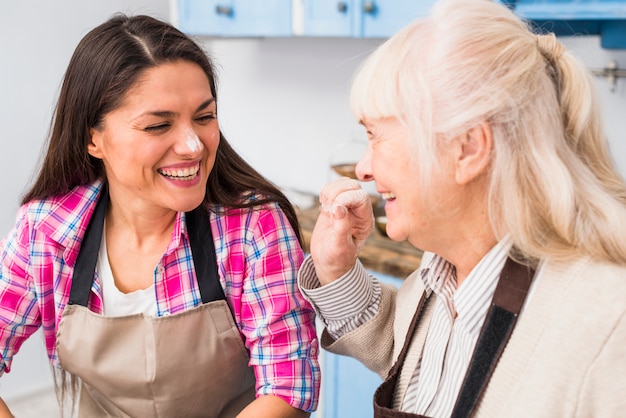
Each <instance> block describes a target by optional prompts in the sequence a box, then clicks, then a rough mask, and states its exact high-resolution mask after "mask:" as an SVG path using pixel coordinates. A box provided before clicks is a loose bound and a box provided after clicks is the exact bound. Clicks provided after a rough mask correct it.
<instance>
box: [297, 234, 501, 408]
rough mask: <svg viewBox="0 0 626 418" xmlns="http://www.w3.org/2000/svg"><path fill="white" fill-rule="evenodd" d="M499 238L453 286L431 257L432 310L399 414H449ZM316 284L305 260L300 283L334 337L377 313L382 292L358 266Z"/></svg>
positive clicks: (496, 262)
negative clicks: (458, 284)
mask: <svg viewBox="0 0 626 418" xmlns="http://www.w3.org/2000/svg"><path fill="white" fill-rule="evenodd" d="M510 247H511V245H510V241H509V240H508V239H505V240H502V241H500V242H499V243H498V244H497V245H496V246H495V247H494V248H492V249H491V250H490V251H489V252H488V253H487V254H486V255H485V256H484V257H483V259H482V260H481V261H480V262H479V263H478V264H477V265H476V266H475V267H474V268H473V269H472V271H471V272H470V274H469V275H468V276H467V278H466V279H465V280H464V281H463V283H462V284H461V285H460V286H459V287H458V288H457V286H456V271H455V269H454V266H453V265H452V264H450V263H448V262H447V261H446V260H444V259H443V258H441V257H439V256H437V255H434V256H433V257H432V258H431V259H430V260H429V262H428V263H427V264H426V265H424V266H422V268H421V270H420V274H421V277H422V280H423V281H424V285H425V287H426V292H427V293H428V294H430V293H435V295H436V296H437V300H436V302H435V311H434V313H433V318H432V319H431V322H430V326H429V328H428V335H427V337H426V342H425V347H424V350H423V353H422V356H421V359H420V362H419V363H418V365H417V367H416V369H415V371H414V373H413V376H412V378H411V381H410V383H409V387H408V390H407V393H406V396H405V398H404V400H403V401H402V405H401V407H400V409H401V410H402V411H404V412H409V413H417V414H422V415H428V416H431V417H435V418H440V417H449V416H450V414H451V413H452V409H453V407H454V404H455V402H456V398H457V396H458V393H459V390H460V388H461V384H462V382H463V378H464V376H465V372H466V370H467V368H468V366H469V362H470V360H471V356H472V353H473V351H474V346H475V345H476V342H477V340H478V335H479V334H480V329H481V327H482V324H483V322H484V320H485V318H486V316H487V310H488V309H489V305H490V301H491V299H492V298H493V295H494V293H495V289H496V285H497V283H498V277H499V275H500V271H501V270H502V268H503V267H504V263H505V261H506V258H507V254H508V251H509V250H510ZM357 264H359V266H358V267H356V268H354V269H352V270H351V271H350V272H348V273H347V274H346V275H345V276H343V277H341V278H340V279H338V280H336V281H334V282H332V283H330V284H328V285H326V286H321V287H320V285H319V282H318V281H317V277H316V276H315V268H314V266H313V263H312V260H311V259H310V258H309V259H307V260H306V261H305V263H304V264H303V266H302V268H301V271H300V280H301V282H300V286H301V288H302V290H303V291H304V292H305V294H306V295H307V296H308V297H309V298H310V299H311V300H312V301H313V302H314V304H315V307H316V309H317V311H318V314H319V316H320V318H321V319H322V321H323V322H324V324H325V325H326V329H327V331H328V333H329V334H330V335H331V336H332V337H333V338H335V339H338V338H340V337H341V336H343V335H345V334H347V333H349V332H350V331H353V330H355V329H356V328H357V327H358V326H360V325H362V324H364V323H365V322H367V321H368V320H370V319H372V318H373V317H374V316H375V315H376V313H377V312H378V307H379V303H380V297H381V290H380V284H379V283H378V282H377V281H376V280H372V279H371V278H368V277H367V275H366V274H363V273H364V270H363V268H362V267H361V266H360V263H358V262H357Z"/></svg>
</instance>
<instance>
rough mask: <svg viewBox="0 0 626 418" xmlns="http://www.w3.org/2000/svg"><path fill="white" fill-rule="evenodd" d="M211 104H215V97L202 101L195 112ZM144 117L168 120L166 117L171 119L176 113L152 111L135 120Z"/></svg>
mask: <svg viewBox="0 0 626 418" xmlns="http://www.w3.org/2000/svg"><path fill="white" fill-rule="evenodd" d="M213 102H215V97H211V98H210V99H208V100H206V101H204V102H203V103H202V104H201V105H200V106H198V108H197V109H196V112H199V111H201V110H204V109H206V108H207V107H209V106H210V105H211V103H213ZM146 115H152V116H158V117H162V118H168V117H169V118H171V117H174V116H177V115H178V113H176V112H172V111H169V110H154V111H151V112H145V113H142V114H141V115H139V116H138V117H137V118H135V119H138V118H140V117H142V116H146Z"/></svg>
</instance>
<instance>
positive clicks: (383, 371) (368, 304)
mask: <svg viewBox="0 0 626 418" xmlns="http://www.w3.org/2000/svg"><path fill="white" fill-rule="evenodd" d="M299 283H300V287H301V289H302V291H303V292H304V293H305V294H306V296H307V297H308V298H310V299H311V301H312V303H313V304H314V306H315V308H316V310H317V311H318V312H319V315H320V317H322V320H323V321H324V322H325V323H326V325H327V326H326V329H324V332H323V334H322V340H321V342H322V347H323V348H325V349H327V350H328V351H330V352H332V353H335V354H341V355H345V356H350V357H354V358H355V359H357V360H358V361H360V362H361V363H363V365H365V367H367V368H368V369H370V370H372V371H374V372H376V373H378V374H379V375H380V376H381V377H385V376H386V375H387V372H388V371H389V369H390V368H391V366H392V362H393V348H394V316H395V311H396V294H397V289H396V288H395V287H394V286H391V285H385V284H381V283H380V282H378V281H377V280H376V279H374V278H372V277H370V276H369V274H367V271H366V270H365V268H364V267H363V266H362V265H361V263H360V262H357V264H356V265H355V267H354V268H353V269H352V270H351V271H349V272H348V273H346V275H345V276H343V277H341V278H339V279H338V280H336V281H335V282H333V283H330V284H327V285H325V286H321V287H320V286H319V281H318V280H317V277H316V276H315V269H314V268H313V263H312V260H310V258H309V259H307V260H306V261H305V262H304V264H303V266H302V268H301V269H300V272H299ZM334 291H337V292H338V294H334V293H333V292H334ZM372 341H376V344H372Z"/></svg>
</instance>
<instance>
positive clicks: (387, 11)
mask: <svg viewBox="0 0 626 418" xmlns="http://www.w3.org/2000/svg"><path fill="white" fill-rule="evenodd" d="M433 2H434V0H412V1H407V0H385V1H382V0H379V1H373V0H372V1H366V0H362V1H360V2H359V3H360V4H359V7H360V9H361V10H360V11H361V14H360V21H359V22H358V23H357V26H360V33H359V36H361V37H364V38H388V37H390V36H391V35H393V34H394V33H396V32H397V31H398V30H400V29H401V28H403V27H404V26H406V25H407V24H409V23H410V22H411V21H413V20H414V19H417V18H420V17H426V16H427V15H428V11H429V10H430V8H431V6H432V4H433Z"/></svg>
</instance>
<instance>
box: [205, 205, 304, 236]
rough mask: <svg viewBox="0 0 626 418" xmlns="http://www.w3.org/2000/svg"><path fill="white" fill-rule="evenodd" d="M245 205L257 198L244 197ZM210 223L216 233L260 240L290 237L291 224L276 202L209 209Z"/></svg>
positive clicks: (215, 206)
mask: <svg viewBox="0 0 626 418" xmlns="http://www.w3.org/2000/svg"><path fill="white" fill-rule="evenodd" d="M245 199H246V203H250V202H254V201H256V200H258V199H259V196H254V195H249V196H246V197H245ZM211 212H212V216H211V222H212V224H214V227H216V228H217V229H218V232H219V231H221V232H229V233H239V234H245V235H247V236H249V237H253V236H254V237H256V238H261V237H264V236H267V235H276V234H278V235H292V234H294V232H293V229H292V227H291V224H290V223H289V221H288V219H287V217H286V215H285V213H284V212H283V210H282V209H281V208H280V206H279V205H278V203H277V202H265V203H262V204H258V205H254V206H248V207H224V206H219V205H214V206H212V208H211Z"/></svg>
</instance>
